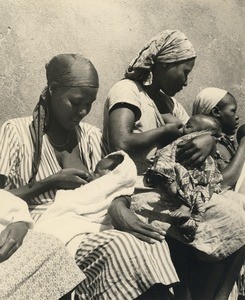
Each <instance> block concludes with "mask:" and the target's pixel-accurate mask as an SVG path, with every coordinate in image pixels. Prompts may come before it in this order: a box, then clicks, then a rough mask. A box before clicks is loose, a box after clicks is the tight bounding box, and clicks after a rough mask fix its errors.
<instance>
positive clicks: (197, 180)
mask: <svg viewBox="0 0 245 300" xmlns="http://www.w3.org/2000/svg"><path fill="white" fill-rule="evenodd" d="M182 132H183V136H182V137H180V138H178V139H177V140H176V141H174V142H173V143H171V144H170V145H168V146H166V147H164V148H162V149H160V150H158V152H157V154H156V156H155V158H154V161H153V165H152V167H151V168H149V169H148V170H147V172H146V174H145V177H144V180H145V183H146V185H148V186H151V187H157V188H159V189H160V190H162V191H163V192H164V193H165V194H166V192H167V195H168V198H169V199H168V200H169V201H170V202H171V201H173V202H176V203H175V204H177V205H178V204H180V206H179V208H177V209H175V210H174V211H172V212H170V215H171V217H172V218H177V219H181V221H182V229H184V230H183V234H185V235H186V237H188V236H189V237H191V238H193V235H194V232H195V228H196V222H188V223H184V221H185V222H186V221H187V220H189V219H190V218H191V216H192V214H194V215H195V219H197V216H198V215H199V214H201V213H202V212H203V211H204V203H205V202H207V201H209V199H210V198H211V196H212V194H213V193H214V192H220V182H221V180H222V175H221V173H220V172H219V171H218V169H217V167H216V164H215V161H214V159H213V158H212V157H211V156H209V157H208V158H207V159H206V161H205V162H204V163H203V165H202V166H201V167H200V168H194V169H189V168H188V169H187V168H185V167H184V166H182V165H181V164H179V163H178V162H176V160H175V156H176V151H177V148H178V144H179V143H181V142H182V141H185V140H189V139H192V138H194V137H195V136H198V135H201V134H204V133H211V134H212V135H214V136H216V137H218V136H220V135H221V126H220V124H219V122H218V121H217V120H216V119H215V118H213V117H211V116H206V115H195V116H192V117H191V118H190V119H189V121H188V122H187V123H186V125H185V126H183V128H182ZM176 198H177V201H176ZM184 224H185V225H188V226H184ZM189 225H190V226H189Z"/></svg>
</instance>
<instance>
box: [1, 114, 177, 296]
mask: <svg viewBox="0 0 245 300" xmlns="http://www.w3.org/2000/svg"><path fill="white" fill-rule="evenodd" d="M31 122H32V117H26V118H18V119H12V120H9V121H7V122H5V123H4V124H3V126H2V128H1V130H0V174H2V175H4V176H5V178H6V180H5V188H6V189H11V188H18V187H21V186H25V185H27V183H28V181H29V179H30V177H31V171H32V161H33V153H34V151H33V150H34V149H33V144H32V139H31V131H32V126H31ZM77 136H78V145H79V150H80V155H81V159H82V160H83V162H84V164H85V166H86V167H87V168H88V170H89V171H94V169H95V166H96V164H97V162H98V161H99V160H100V159H101V158H102V157H103V156H105V155H106V154H107V153H108V150H107V147H106V144H105V143H104V140H103V138H102V135H101V131H100V130H99V129H98V128H96V127H94V126H91V125H89V124H86V123H83V122H81V123H80V125H79V126H78V127H77ZM60 169H61V168H60V166H59V164H58V161H57V159H56V156H55V152H54V149H53V147H52V145H51V144H50V142H49V140H48V139H47V137H46V136H45V135H44V137H43V147H42V157H41V162H40V166H39V169H38V173H37V177H36V180H37V181H39V180H42V179H44V178H46V177H48V176H50V175H52V174H55V173H57V172H58V171H60ZM54 196H55V190H51V191H48V192H46V193H44V194H42V195H39V196H38V197H36V198H34V199H32V200H31V201H30V202H29V203H28V204H29V208H30V209H31V212H32V217H33V219H34V221H35V222H36V221H37V220H38V218H39V217H40V216H41V215H42V213H43V211H44V210H45V209H46V208H47V207H48V205H50V204H51V203H53V199H54ZM76 263H77V265H78V266H79V267H80V268H81V269H82V270H84V272H85V274H86V275H87V277H88V278H87V279H86V280H85V281H84V282H82V283H81V284H80V285H79V286H78V287H77V292H76V293H77V297H78V299H86V300H88V299H99V300H103V299H108V300H109V299H118V300H120V299H127V300H128V299H134V298H136V297H137V296H139V295H140V294H141V293H143V292H144V291H146V290H147V289H148V288H149V287H150V286H151V285H153V284H155V283H160V282H161V283H163V284H165V285H170V284H172V283H175V282H176V281H178V277H177V274H176V272H175V269H174V266H173V264H172V262H171V258H170V253H169V249H168V246H167V243H166V242H165V241H163V242H162V243H160V242H157V243H156V244H154V245H152V244H147V243H144V242H142V241H140V240H138V239H137V238H135V237H134V236H132V235H130V234H128V233H124V232H120V231H116V230H111V231H105V232H101V233H98V234H94V233H88V234H85V235H84V239H83V241H82V243H81V245H80V247H79V249H78V250H77V254H76ZM57 271H58V270H57Z"/></svg>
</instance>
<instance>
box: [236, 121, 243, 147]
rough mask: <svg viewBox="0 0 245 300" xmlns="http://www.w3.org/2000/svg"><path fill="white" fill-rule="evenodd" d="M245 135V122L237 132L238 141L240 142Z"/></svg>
mask: <svg viewBox="0 0 245 300" xmlns="http://www.w3.org/2000/svg"><path fill="white" fill-rule="evenodd" d="M244 137H245V124H243V125H241V126H240V127H239V128H238V130H237V134H236V138H237V142H238V143H239V144H240V142H241V140H242V139H244Z"/></svg>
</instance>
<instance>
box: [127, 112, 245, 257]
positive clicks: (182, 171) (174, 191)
mask: <svg viewBox="0 0 245 300" xmlns="http://www.w3.org/2000/svg"><path fill="white" fill-rule="evenodd" d="M198 129H199V130H201V131H199V132H198ZM193 130H194V132H193ZM207 130H209V132H210V133H212V134H213V135H215V136H219V135H220V134H221V125H220V123H219V121H218V120H217V119H215V118H213V117H211V116H207V115H194V116H192V117H191V118H190V119H189V121H188V122H187V124H186V125H185V126H184V127H183V132H185V133H188V134H187V135H184V136H183V137H181V138H178V139H177V140H176V141H174V142H172V143H171V144H169V145H168V146H165V147H164V148H162V149H160V150H158V151H157V154H156V156H155V158H154V161H153V164H152V166H151V167H150V168H149V169H148V170H147V172H146V174H145V176H144V179H145V182H146V184H147V185H148V186H152V187H155V188H158V189H159V191H160V194H161V196H162V197H161V199H160V200H159V201H151V202H150V203H149V201H147V200H146V199H141V201H132V203H131V209H133V210H134V211H135V212H136V213H137V215H139V216H140V218H141V219H142V220H144V221H146V222H148V223H150V224H152V225H154V226H155V227H158V228H160V229H162V230H163V231H165V232H166V234H167V235H169V236H172V237H173V238H176V239H178V240H180V241H181V242H183V243H188V245H190V246H192V247H194V248H196V249H198V250H199V251H201V254H199V257H201V258H202V259H203V260H207V261H214V260H216V261H217V260H220V259H223V258H225V257H228V256H229V255H230V254H232V253H234V252H235V251H237V250H238V249H240V248H241V247H242V246H244V241H245V229H244V228H245V214H244V210H243V206H244V205H245V197H244V196H243V195H241V194H238V193H237V194H236V198H237V201H234V200H232V199H229V198H230V197H226V196H225V195H221V194H220V193H221V183H222V179H223V177H222V175H221V172H220V171H219V170H218V168H217V164H216V161H215V157H216V153H215V152H214V153H213V154H212V155H213V157H212V156H208V157H207V159H206V160H205V161H204V163H203V164H202V165H201V166H200V167H198V168H192V167H189V168H185V167H184V166H183V165H181V164H179V163H178V162H176V159H175V157H176V150H177V147H178V144H179V143H181V142H182V141H184V140H189V139H191V138H193V137H195V136H198V135H201V134H204V133H205V132H207ZM166 195H167V198H166ZM162 198H163V199H162ZM240 202H241V203H240Z"/></svg>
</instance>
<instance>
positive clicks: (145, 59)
mask: <svg viewBox="0 0 245 300" xmlns="http://www.w3.org/2000/svg"><path fill="white" fill-rule="evenodd" d="M195 57H196V53H195V50H194V48H193V46H192V44H191V43H190V41H189V40H188V39H187V37H186V36H185V35H184V33H182V32H181V31H179V30H165V31H163V32H161V33H159V34H157V35H156V36H154V37H153V38H152V39H151V40H150V41H149V42H148V43H147V44H146V45H145V46H144V47H143V48H142V49H141V50H140V52H139V54H138V55H137V56H136V58H135V59H134V60H132V62H131V63H130V64H129V67H128V69H127V71H126V73H125V78H128V79H132V80H136V81H139V82H142V81H144V80H146V79H147V77H148V76H149V73H150V72H151V70H152V67H153V65H154V63H155V62H161V63H174V62H178V61H184V60H187V59H190V58H195ZM147 84H150V82H148V83H147Z"/></svg>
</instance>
